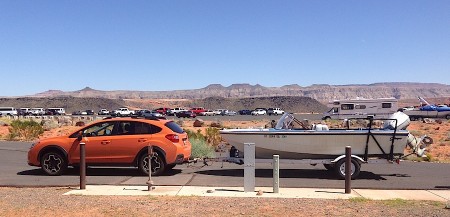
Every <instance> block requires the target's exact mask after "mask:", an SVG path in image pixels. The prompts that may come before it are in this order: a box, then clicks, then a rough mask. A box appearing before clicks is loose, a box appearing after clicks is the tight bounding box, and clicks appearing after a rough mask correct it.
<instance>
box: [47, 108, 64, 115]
mask: <svg viewBox="0 0 450 217" xmlns="http://www.w3.org/2000/svg"><path fill="white" fill-rule="evenodd" d="M47 111H49V113H52V115H66V110H65V109H64V108H48V109H47Z"/></svg>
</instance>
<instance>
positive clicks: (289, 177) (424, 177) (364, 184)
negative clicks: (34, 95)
mask: <svg viewBox="0 0 450 217" xmlns="http://www.w3.org/2000/svg"><path fill="white" fill-rule="evenodd" d="M29 147H30V143H24V142H0V174H1V175H0V186H78V185H79V176H78V171H76V170H74V169H69V170H68V171H67V173H66V174H65V175H62V176H56V177H52V176H47V175H45V174H44V173H43V172H42V171H41V170H40V168H37V167H31V166H28V164H27V151H28V149H29ZM202 166H203V165H202V163H197V164H194V165H191V166H188V165H182V166H177V167H175V169H174V170H173V171H171V172H170V173H169V174H166V175H164V176H159V177H153V181H154V183H155V184H156V185H191V186H223V187H239V186H241V187H242V186H243V183H244V178H243V174H244V172H243V166H240V165H235V164H229V163H223V164H222V163H217V162H216V163H214V164H213V165H211V166H204V167H202ZM222 166H223V168H222ZM280 168H281V172H280V186H281V187H297V188H299V187H313V188H344V181H343V180H336V177H335V175H334V174H333V173H331V172H328V171H327V170H325V169H324V168H323V166H322V165H317V166H315V167H314V166H311V165H305V164H300V165H292V164H282V165H280ZM448 171H450V164H442V163H417V162H401V163H400V164H399V165H397V164H393V165H390V164H372V165H363V166H362V171H361V174H360V177H359V179H358V180H354V181H353V182H352V188H374V189H375V188H376V189H450V173H449V172H448ZM87 175H88V177H87V183H88V184H109V185H145V182H146V181H147V180H148V177H145V176H141V175H140V174H139V173H138V171H137V169H134V168H99V167H97V168H88V170H87ZM271 177H272V169H271V165H270V164H257V166H256V186H272V178H271Z"/></svg>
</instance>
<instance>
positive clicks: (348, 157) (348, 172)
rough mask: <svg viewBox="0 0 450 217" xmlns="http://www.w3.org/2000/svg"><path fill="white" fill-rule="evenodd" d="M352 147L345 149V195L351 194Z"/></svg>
mask: <svg viewBox="0 0 450 217" xmlns="http://www.w3.org/2000/svg"><path fill="white" fill-rule="evenodd" d="M351 168H352V147H350V146H346V147H345V193H346V194H350V193H351V191H352V190H351V180H352V171H351Z"/></svg>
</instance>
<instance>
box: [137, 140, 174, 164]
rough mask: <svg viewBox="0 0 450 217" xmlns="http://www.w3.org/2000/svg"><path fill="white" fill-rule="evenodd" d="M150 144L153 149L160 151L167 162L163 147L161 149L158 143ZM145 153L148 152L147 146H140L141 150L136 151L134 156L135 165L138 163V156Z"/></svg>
mask: <svg viewBox="0 0 450 217" xmlns="http://www.w3.org/2000/svg"><path fill="white" fill-rule="evenodd" d="M151 145H152V146H153V151H157V152H159V153H161V154H162V157H163V160H164V162H166V163H167V160H166V156H167V154H166V151H164V149H162V148H161V147H160V146H158V145H155V144H151ZM147 153H148V146H144V147H142V149H141V150H140V151H139V152H138V154H137V155H136V156H135V157H134V164H135V165H136V166H137V165H138V160H139V157H140V156H141V155H143V154H147Z"/></svg>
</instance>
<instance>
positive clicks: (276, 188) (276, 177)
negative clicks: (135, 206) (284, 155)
mask: <svg viewBox="0 0 450 217" xmlns="http://www.w3.org/2000/svg"><path fill="white" fill-rule="evenodd" d="M279 192H280V155H273V193H279Z"/></svg>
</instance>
